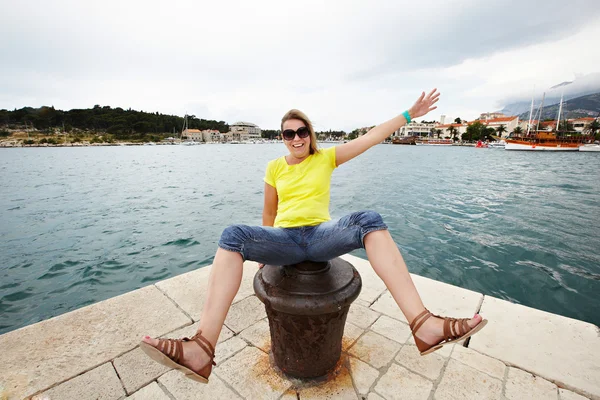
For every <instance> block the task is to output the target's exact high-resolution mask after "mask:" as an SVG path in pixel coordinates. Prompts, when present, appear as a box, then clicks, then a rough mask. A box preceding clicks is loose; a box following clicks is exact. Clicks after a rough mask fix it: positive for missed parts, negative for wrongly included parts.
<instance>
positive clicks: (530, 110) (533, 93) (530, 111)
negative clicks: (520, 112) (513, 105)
mask: <svg viewBox="0 0 600 400" xmlns="http://www.w3.org/2000/svg"><path fill="white" fill-rule="evenodd" d="M534 95H535V85H533V92H532V93H531V108H530V109H529V123H528V124H527V136H529V130H530V129H531V118H532V117H533V96H534Z"/></svg>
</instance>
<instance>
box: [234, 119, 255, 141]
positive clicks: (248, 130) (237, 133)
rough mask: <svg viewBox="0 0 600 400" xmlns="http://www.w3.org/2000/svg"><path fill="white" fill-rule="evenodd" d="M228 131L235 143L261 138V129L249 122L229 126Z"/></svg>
mask: <svg viewBox="0 0 600 400" xmlns="http://www.w3.org/2000/svg"><path fill="white" fill-rule="evenodd" d="M229 131H230V132H231V136H232V140H237V141H240V142H241V141H245V140H253V139H260V137H261V133H262V131H261V129H260V128H259V127H258V126H257V125H254V124H252V123H250V122H243V121H239V122H236V123H235V124H233V125H230V126H229Z"/></svg>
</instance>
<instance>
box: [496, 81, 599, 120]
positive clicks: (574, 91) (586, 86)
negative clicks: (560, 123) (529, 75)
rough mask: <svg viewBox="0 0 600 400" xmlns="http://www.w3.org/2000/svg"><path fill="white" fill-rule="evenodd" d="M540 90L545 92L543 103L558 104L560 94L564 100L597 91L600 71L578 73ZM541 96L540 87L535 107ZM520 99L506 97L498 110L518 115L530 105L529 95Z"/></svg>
mask: <svg viewBox="0 0 600 400" xmlns="http://www.w3.org/2000/svg"><path fill="white" fill-rule="evenodd" d="M542 91H543V92H545V93H546V99H545V100H544V104H545V105H546V104H547V105H552V104H558V103H559V102H560V96H561V94H563V95H564V100H566V101H570V100H572V99H576V98H578V97H583V96H587V95H589V94H594V93H599V92H600V72H595V73H591V74H587V75H579V76H576V77H575V79H574V80H573V81H570V82H561V83H559V84H557V85H554V86H552V87H551V88H546V89H543V90H542ZM541 98H542V96H541V93H540V89H539V88H538V91H537V94H536V96H535V104H536V106H535V107H536V108H537V106H538V105H539V104H540V101H541ZM521 99H523V100H516V99H514V100H508V99H507V101H506V103H505V104H506V105H505V106H504V108H503V109H502V110H500V112H501V113H503V114H504V115H519V114H522V113H526V112H528V111H529V109H530V107H531V98H530V97H529V96H526V97H525V98H523V97H521ZM555 117H556V116H555Z"/></svg>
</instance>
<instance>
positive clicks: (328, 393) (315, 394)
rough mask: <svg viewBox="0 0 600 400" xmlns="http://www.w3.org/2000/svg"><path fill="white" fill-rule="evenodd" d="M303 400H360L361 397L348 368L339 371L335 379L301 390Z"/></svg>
mask: <svg viewBox="0 0 600 400" xmlns="http://www.w3.org/2000/svg"><path fill="white" fill-rule="evenodd" d="M298 392H299V394H300V396H299V397H300V399H301V400H321V399H330V400H338V399H339V400H358V399H359V397H358V395H357V394H356V392H355V391H354V386H353V385H352V378H351V376H350V372H349V371H348V369H347V368H345V367H342V368H340V369H339V371H338V372H337V374H336V375H335V376H334V377H333V379H330V380H328V381H327V382H324V383H322V384H320V385H317V386H314V387H311V388H308V389H299V390H298Z"/></svg>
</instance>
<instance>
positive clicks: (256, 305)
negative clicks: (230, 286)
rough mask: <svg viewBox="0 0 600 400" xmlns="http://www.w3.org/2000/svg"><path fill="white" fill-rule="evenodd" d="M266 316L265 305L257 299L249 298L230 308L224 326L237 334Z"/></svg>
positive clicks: (254, 297)
mask: <svg viewBox="0 0 600 400" xmlns="http://www.w3.org/2000/svg"><path fill="white" fill-rule="evenodd" d="M266 316H267V313H266V311H265V305H264V304H263V303H262V302H261V301H260V300H259V299H258V297H256V296H250V297H246V298H245V299H244V300H241V301H239V302H237V303H235V304H234V305H232V306H231V308H230V309H229V313H228V314H227V318H225V325H226V326H227V327H228V328H229V329H231V330H232V331H233V332H235V333H236V334H237V333H240V332H241V331H243V330H244V329H246V328H248V327H249V326H251V325H253V324H254V323H256V322H258V321H260V320H261V319H263V318H266Z"/></svg>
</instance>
